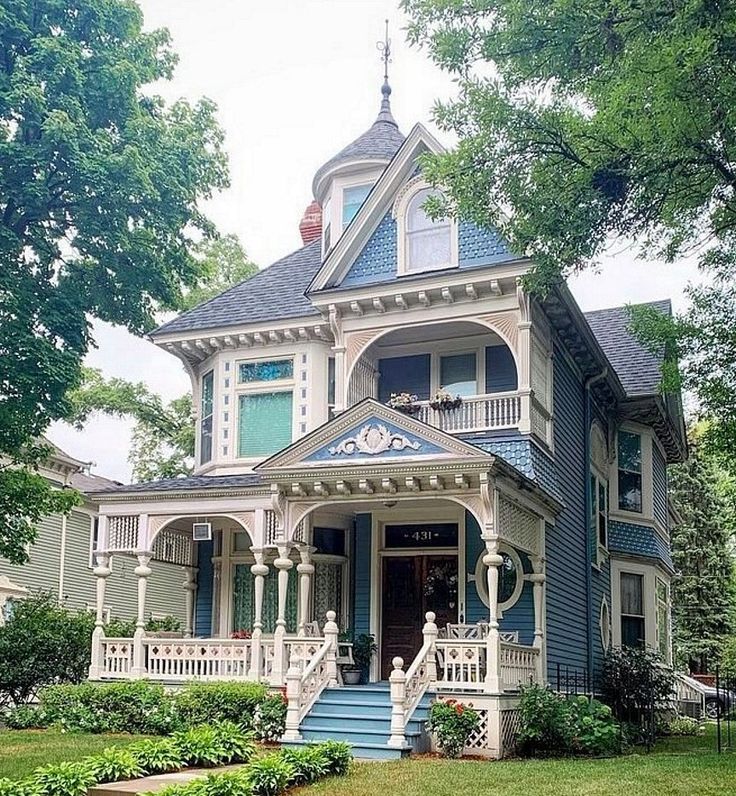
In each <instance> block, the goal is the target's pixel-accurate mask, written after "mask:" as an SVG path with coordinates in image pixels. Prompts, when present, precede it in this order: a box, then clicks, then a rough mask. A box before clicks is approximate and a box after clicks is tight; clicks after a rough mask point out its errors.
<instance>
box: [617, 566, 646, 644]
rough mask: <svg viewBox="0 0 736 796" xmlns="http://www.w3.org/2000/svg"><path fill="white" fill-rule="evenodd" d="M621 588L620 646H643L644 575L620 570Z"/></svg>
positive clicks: (644, 636) (644, 630)
mask: <svg viewBox="0 0 736 796" xmlns="http://www.w3.org/2000/svg"><path fill="white" fill-rule="evenodd" d="M619 582H620V589H621V646H623V647H643V646H644V642H645V640H646V628H645V620H644V576H643V575H637V574H635V573H633V572H622V573H621V576H620V581H619Z"/></svg>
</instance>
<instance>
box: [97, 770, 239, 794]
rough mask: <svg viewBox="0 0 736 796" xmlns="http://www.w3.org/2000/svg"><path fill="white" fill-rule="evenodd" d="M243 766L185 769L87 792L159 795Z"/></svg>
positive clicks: (101, 786) (98, 787)
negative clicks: (174, 786) (195, 780)
mask: <svg viewBox="0 0 736 796" xmlns="http://www.w3.org/2000/svg"><path fill="white" fill-rule="evenodd" d="M242 767H243V765H242V764H239V765H235V766H219V767H217V768H184V769H182V770H181V771H175V772H174V773H172V774H154V775H153V776H150V777H141V778H140V779H130V780H126V781H125V782H106V783H104V784H103V785H95V787H94V788H90V789H89V791H87V796H135V794H138V793H157V792H158V791H160V790H163V789H164V788H167V787H168V786H169V785H184V784H186V783H187V782H190V781H191V780H193V779H200V778H202V777H206V776H207V775H208V774H222V773H223V772H224V771H237V770H238V769H239V768H242Z"/></svg>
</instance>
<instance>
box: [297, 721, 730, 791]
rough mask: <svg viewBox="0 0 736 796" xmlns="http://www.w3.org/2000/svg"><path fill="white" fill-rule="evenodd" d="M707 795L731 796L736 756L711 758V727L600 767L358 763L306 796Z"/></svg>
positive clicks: (580, 763) (582, 763) (595, 763)
mask: <svg viewBox="0 0 736 796" xmlns="http://www.w3.org/2000/svg"><path fill="white" fill-rule="evenodd" d="M388 793H400V794H402V796H449V794H452V796H477V794H479V793H482V794H483V795H484V796H486V794H489V795H490V796H493V795H494V794H499V796H501V794H503V796H531V795H532V794H537V793H539V794H545V796H604V794H605V796H619V795H620V796H696V794H697V796H710V794H724V793H736V752H734V753H731V754H723V755H718V754H716V753H715V728H712V727H708V729H707V733H706V735H704V736H701V737H698V738H669V739H666V740H664V741H662V742H660V743H659V744H658V745H657V747H656V748H655V749H654V750H653V751H652V752H650V753H649V754H645V753H643V754H632V755H626V756H625V757H619V758H612V759H605V760H504V761H500V762H493V761H478V760H441V759H437V758H413V759H409V760H400V761H395V762H387V763H379V762H376V763H372V762H365V763H356V764H355V766H354V770H353V772H352V773H351V774H350V775H349V776H348V778H347V779H344V780H336V779H329V780H324V781H322V782H320V783H318V784H316V785H313V786H311V787H310V788H308V789H307V790H306V792H305V794H304V796H307V794H308V796H318V794H319V795H321V796H385V794H388Z"/></svg>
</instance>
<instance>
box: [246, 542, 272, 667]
mask: <svg viewBox="0 0 736 796" xmlns="http://www.w3.org/2000/svg"><path fill="white" fill-rule="evenodd" d="M251 551H252V553H253V558H254V559H255V562H256V563H255V564H253V565H252V566H251V568H250V571H251V573H252V574H253V578H254V582H253V592H254V595H253V596H254V599H255V605H254V606H253V632H252V638H251V658H250V671H249V672H248V677H249V678H250V679H251V680H260V679H261V677H262V676H263V647H262V646H261V636H262V635H263V589H264V585H265V582H266V575H268V567H267V566H266V564H264V563H263V550H258V549H257V548H254V547H251Z"/></svg>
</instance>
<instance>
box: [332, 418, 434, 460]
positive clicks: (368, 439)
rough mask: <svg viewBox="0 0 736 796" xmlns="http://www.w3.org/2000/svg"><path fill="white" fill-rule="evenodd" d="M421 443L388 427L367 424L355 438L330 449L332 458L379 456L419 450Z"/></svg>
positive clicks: (347, 439)
mask: <svg viewBox="0 0 736 796" xmlns="http://www.w3.org/2000/svg"><path fill="white" fill-rule="evenodd" d="M421 447H422V446H421V443H419V442H417V441H416V440H410V439H409V438H408V437H405V436H404V435H403V434H399V433H394V432H392V431H389V430H388V428H387V427H386V426H384V425H383V424H382V423H381V424H376V423H367V424H366V425H365V426H363V428H361V429H360V431H358V433H357V434H356V435H355V436H354V437H347V438H346V439H344V440H342V441H341V442H339V443H338V444H337V445H335V446H334V447H332V448H330V449H329V451H330V454H331V455H332V456H339V455H340V454H344V455H345V456H352V455H354V454H356V453H367V454H368V455H369V456H377V455H378V454H379V453H386V451H392V450H393V451H403V450H405V449H406V448H410V449H411V450H415V451H416V450H419V449H420V448H421Z"/></svg>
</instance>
